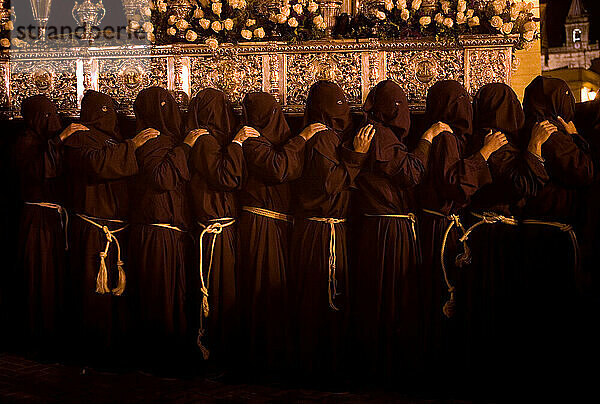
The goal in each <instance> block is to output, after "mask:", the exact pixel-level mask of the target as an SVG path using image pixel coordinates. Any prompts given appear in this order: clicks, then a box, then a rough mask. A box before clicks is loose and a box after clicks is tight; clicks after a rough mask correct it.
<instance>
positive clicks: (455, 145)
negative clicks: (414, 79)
mask: <svg viewBox="0 0 600 404" xmlns="http://www.w3.org/2000/svg"><path fill="white" fill-rule="evenodd" d="M425 115H426V119H427V122H428V124H429V126H430V125H432V124H434V123H436V122H440V121H441V122H444V123H446V124H448V125H449V126H450V128H451V129H452V131H453V133H450V132H443V133H441V134H439V135H438V136H437V137H436V138H435V139H434V140H433V144H432V146H431V150H430V154H429V161H428V167H427V174H426V177H425V179H424V181H423V182H422V184H421V185H420V186H419V187H418V189H417V197H418V201H419V203H420V207H421V208H422V211H421V216H420V217H419V229H420V231H419V235H420V236H421V253H422V256H423V262H422V265H421V268H420V270H419V274H420V279H419V287H420V291H421V296H420V299H422V304H420V305H419V306H420V309H421V310H422V313H421V316H420V317H421V331H420V334H421V338H422V342H423V347H422V349H423V350H424V353H425V359H424V362H423V364H425V365H426V366H427V369H426V370H425V371H426V372H428V373H430V374H433V373H435V372H437V371H439V372H442V373H445V372H446V369H444V368H442V367H441V366H439V362H438V361H439V360H444V361H445V360H450V361H456V360H455V358H449V357H448V355H449V354H450V352H456V349H454V347H453V348H452V350H450V349H448V347H447V346H446V347H444V346H443V345H444V344H445V345H448V344H449V343H450V339H449V334H450V333H451V332H452V331H451V330H450V328H451V327H453V325H454V324H452V323H451V320H450V321H448V318H447V317H446V316H445V315H444V313H443V311H442V307H443V306H444V304H445V302H446V301H448V300H449V299H450V293H449V289H450V288H449V286H448V285H447V284H446V282H445V281H444V275H443V270H442V265H441V260H440V256H441V251H442V244H444V246H445V258H446V259H445V268H446V271H447V272H448V274H447V275H448V278H449V279H450V280H452V279H456V273H455V265H454V259H455V257H457V254H458V253H459V252H462V250H461V249H459V248H458V247H457V243H458V238H459V237H460V234H459V232H458V231H457V228H456V227H457V226H455V225H453V226H452V228H451V230H450V231H449V232H448V229H449V228H450V227H449V226H450V225H451V224H452V223H453V220H452V219H451V218H452V216H451V215H459V214H460V213H461V210H462V209H463V208H464V207H465V206H466V205H467V204H468V203H469V201H470V199H471V197H472V196H473V194H474V193H475V192H476V191H477V190H479V189H480V188H481V187H482V186H483V185H486V184H488V183H490V182H491V180H492V178H491V173H490V170H489V168H488V165H487V163H486V161H485V159H484V158H483V156H482V155H481V153H479V152H478V151H477V152H475V153H473V154H472V155H468V154H467V141H468V139H469V138H470V137H471V135H472V119H473V108H472V104H471V97H470V96H469V94H468V93H467V91H466V90H465V89H464V87H463V86H462V85H461V84H460V83H458V82H456V81H451V80H447V81H440V82H438V83H436V84H434V85H433V86H432V87H431V88H430V89H429V91H428V93H427V105H426V110H425ZM445 235H446V237H445ZM444 241H445V242H444ZM452 304H454V300H453V301H452V303H450V304H449V305H448V306H447V308H448V309H450V311H451V307H449V306H450V305H452ZM447 311H448V310H447ZM441 352H444V354H443V355H444V357H443V358H441V355H442V353H441ZM461 361H462V359H461ZM461 363H462V362H461ZM429 365H433V366H429Z"/></svg>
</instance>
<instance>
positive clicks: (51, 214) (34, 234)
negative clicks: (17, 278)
mask: <svg viewBox="0 0 600 404" xmlns="http://www.w3.org/2000/svg"><path fill="white" fill-rule="evenodd" d="M21 115H22V116H23V120H24V123H25V131H24V133H22V134H21V135H20V136H19V137H18V138H17V141H16V144H15V146H14V161H15V162H16V167H17V169H18V172H19V175H20V184H21V198H22V200H23V201H24V207H23V211H22V214H21V223H20V228H19V233H18V234H19V250H18V251H19V252H18V254H19V271H20V273H21V279H22V283H21V284H20V285H19V288H20V289H21V290H22V293H21V296H22V299H23V300H22V302H21V303H23V305H25V307H26V311H25V316H24V318H23V323H24V326H25V329H24V331H25V333H24V335H25V339H24V341H22V342H23V346H25V347H27V349H28V350H32V351H34V352H35V351H38V350H41V351H45V352H46V353H49V352H48V351H53V352H52V353H56V351H57V350H58V348H59V347H60V346H62V345H63V342H64V340H63V337H64V336H65V335H66V332H65V330H64V321H65V319H66V318H65V316H64V310H65V303H66V302H65V292H66V291H67V289H68V286H67V279H68V278H67V274H66V254H65V250H66V247H67V244H66V243H67V241H66V232H67V227H66V226H67V220H66V219H67V217H66V216H65V215H66V213H65V211H64V208H63V206H64V197H65V195H64V178H63V176H62V170H63V144H62V141H61V139H60V137H59V130H60V128H61V123H60V119H59V117H58V113H57V111H56V106H55V105H54V104H53V103H52V102H51V101H50V100H49V99H48V98H47V97H46V96H44V95H36V96H33V97H30V98H27V99H25V100H24V101H23V103H22V105H21ZM17 306H18V307H21V304H19V305H17Z"/></svg>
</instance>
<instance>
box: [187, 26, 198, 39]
mask: <svg viewBox="0 0 600 404" xmlns="http://www.w3.org/2000/svg"><path fill="white" fill-rule="evenodd" d="M185 39H186V40H187V41H188V42H194V41H195V40H196V39H198V34H196V33H195V32H194V31H192V30H191V29H190V30H188V32H186V33H185Z"/></svg>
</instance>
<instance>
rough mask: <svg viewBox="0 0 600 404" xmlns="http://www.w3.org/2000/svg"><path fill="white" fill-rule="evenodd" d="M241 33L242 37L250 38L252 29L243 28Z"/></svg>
mask: <svg viewBox="0 0 600 404" xmlns="http://www.w3.org/2000/svg"><path fill="white" fill-rule="evenodd" d="M241 34H242V38H244V39H252V31H250V30H247V29H243V30H242V32H241Z"/></svg>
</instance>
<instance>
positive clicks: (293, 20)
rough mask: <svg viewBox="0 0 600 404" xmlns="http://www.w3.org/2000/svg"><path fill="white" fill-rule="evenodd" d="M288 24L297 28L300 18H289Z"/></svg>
mask: <svg viewBox="0 0 600 404" xmlns="http://www.w3.org/2000/svg"><path fill="white" fill-rule="evenodd" d="M288 25H289V26H290V27H292V28H296V27H297V26H298V20H297V19H296V18H295V17H292V18H290V19H289V20H288Z"/></svg>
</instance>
